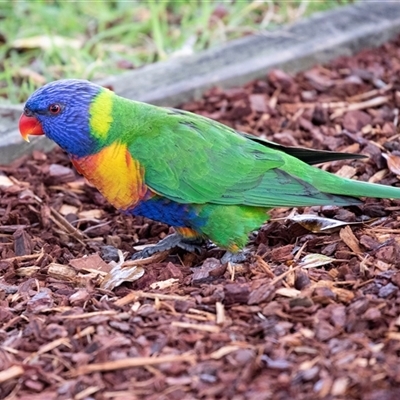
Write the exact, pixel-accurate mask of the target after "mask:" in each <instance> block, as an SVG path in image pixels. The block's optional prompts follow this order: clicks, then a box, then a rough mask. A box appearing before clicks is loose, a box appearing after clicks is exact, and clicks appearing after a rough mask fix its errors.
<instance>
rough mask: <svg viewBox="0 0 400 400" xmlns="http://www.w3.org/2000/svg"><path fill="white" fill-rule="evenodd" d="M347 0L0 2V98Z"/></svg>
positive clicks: (192, 48) (174, 53)
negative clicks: (49, 82) (53, 81)
mask: <svg viewBox="0 0 400 400" xmlns="http://www.w3.org/2000/svg"><path fill="white" fill-rule="evenodd" d="M350 2H351V0H342V1H340V0H325V1H305V0H293V1H272V0H265V1H243V0H236V1H233V0H231V1H220V2H216V1H211V0H210V1H206V0H197V1H193V0H179V1H177V0H175V1H169V0H164V1H162V0H159V1H156V0H153V1H126V0H125V1H123V0H113V1H95V0H92V1H76V2H72V1H66V0H64V1H63V0H59V1H57V0H30V1H23V0H14V1H11V0H0V101H7V102H12V103H19V102H23V101H24V100H25V99H26V98H27V97H28V96H29V94H30V93H31V92H32V91H33V90H34V89H35V88H37V87H39V86H41V85H43V84H44V83H46V82H48V81H51V80H54V79H60V78H71V77H74V78H84V79H99V78H102V77H105V76H107V75H113V74H119V73H121V72H124V71H126V70H127V69H132V68H137V67H140V66H142V65H144V64H148V63H152V62H156V61H160V60H166V59H168V58H170V57H178V56H184V55H187V54H191V53H193V52H196V51H199V50H202V49H205V48H207V47H210V46H215V45H218V44H221V43H223V42H225V41H227V40H231V39H234V38H237V37H240V36H243V35H247V34H251V33H254V32H257V31H258V30H260V29H271V28H273V27H276V26H277V25H280V24H284V23H287V22H292V21H294V20H296V19H299V18H301V17H303V16H306V15H308V14H310V13H312V12H315V11H320V10H325V9H327V8H332V7H335V6H338V5H340V4H343V3H350Z"/></svg>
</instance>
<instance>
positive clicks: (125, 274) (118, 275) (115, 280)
mask: <svg viewBox="0 0 400 400" xmlns="http://www.w3.org/2000/svg"><path fill="white" fill-rule="evenodd" d="M118 255H119V261H118V262H117V263H116V262H115V261H111V262H110V263H109V265H110V266H112V269H111V271H110V272H109V273H108V274H107V275H106V277H105V278H104V280H103V282H102V284H101V287H102V288H103V289H107V290H113V289H114V288H115V287H117V286H119V285H121V283H123V282H134V281H136V280H138V279H139V278H141V277H142V276H143V275H144V268H143V267H140V266H136V265H133V266H129V267H122V265H123V264H124V261H125V260H124V256H123V254H122V251H121V250H118Z"/></svg>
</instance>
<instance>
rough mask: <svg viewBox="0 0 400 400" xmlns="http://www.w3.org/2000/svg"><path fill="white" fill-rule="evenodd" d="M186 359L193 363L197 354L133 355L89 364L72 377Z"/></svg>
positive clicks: (80, 368) (73, 373)
mask: <svg viewBox="0 0 400 400" xmlns="http://www.w3.org/2000/svg"><path fill="white" fill-rule="evenodd" d="M184 361H186V362H190V363H192V362H194V361H196V356H195V355H194V354H192V353H184V354H180V355H168V356H161V357H132V358H125V359H122V360H115V361H107V362H104V363H99V364H89V365H84V366H82V367H79V368H78V369H76V370H75V371H72V372H71V377H75V376H79V375H86V374H90V373H92V372H98V371H115V370H118V369H125V368H132V367H145V366H147V365H158V364H163V363H169V362H172V363H176V362H184Z"/></svg>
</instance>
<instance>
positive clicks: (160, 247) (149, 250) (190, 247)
mask: <svg viewBox="0 0 400 400" xmlns="http://www.w3.org/2000/svg"><path fill="white" fill-rule="evenodd" d="M201 243H202V241H201V242H199V241H196V240H188V239H185V238H184V237H182V236H181V235H179V234H177V233H174V234H172V235H169V236H167V237H165V238H164V239H162V240H160V241H159V242H158V243H157V244H155V245H154V246H149V247H145V248H144V249H143V250H140V251H138V252H137V253H135V254H134V255H133V256H132V257H131V259H132V260H138V259H141V258H147V257H151V256H152V255H153V254H156V253H160V252H162V251H166V250H171V249H173V248H174V247H179V248H181V249H183V250H186V251H188V252H190V253H198V254H200V253H201V250H202V247H201Z"/></svg>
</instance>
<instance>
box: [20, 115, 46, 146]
mask: <svg viewBox="0 0 400 400" xmlns="http://www.w3.org/2000/svg"><path fill="white" fill-rule="evenodd" d="M19 131H20V133H21V136H22V138H23V139H24V140H25V141H27V142H29V135H44V132H43V128H42V125H41V123H40V122H39V121H38V119H37V118H36V117H28V116H27V115H25V114H22V115H21V118H20V119H19Z"/></svg>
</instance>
